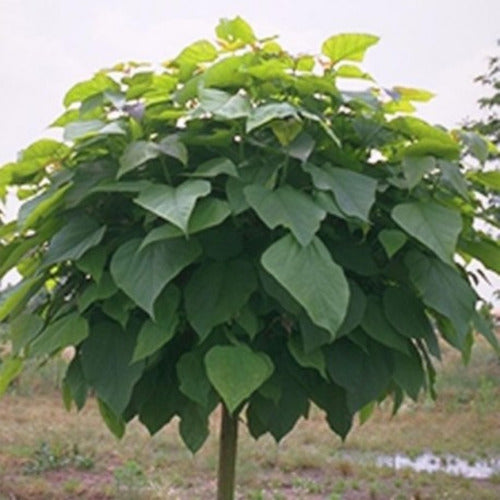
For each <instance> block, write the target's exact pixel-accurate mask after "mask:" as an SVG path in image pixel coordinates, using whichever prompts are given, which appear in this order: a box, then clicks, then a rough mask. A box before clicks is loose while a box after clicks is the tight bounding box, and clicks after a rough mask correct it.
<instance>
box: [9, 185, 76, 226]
mask: <svg viewBox="0 0 500 500" xmlns="http://www.w3.org/2000/svg"><path fill="white" fill-rule="evenodd" d="M70 187H71V185H70V184H67V185H66V186H64V187H59V188H58V189H57V190H55V191H52V190H49V191H46V192H45V193H43V194H41V195H40V196H37V197H36V198H33V199H31V200H29V201H27V202H26V203H23V205H22V206H21V208H20V209H19V214H18V218H17V220H18V224H19V226H20V227H21V229H23V230H26V229H28V228H32V227H34V226H35V225H36V224H37V223H38V221H40V220H41V219H43V218H47V217H48V216H50V215H51V214H52V213H53V212H54V211H55V210H57V209H58V208H59V207H60V206H61V205H62V203H63V201H64V196H65V195H66V191H68V189H69V188H70Z"/></svg>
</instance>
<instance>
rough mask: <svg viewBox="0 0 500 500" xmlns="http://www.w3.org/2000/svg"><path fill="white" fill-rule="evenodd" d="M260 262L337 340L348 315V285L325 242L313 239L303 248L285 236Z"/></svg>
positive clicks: (274, 244)
mask: <svg viewBox="0 0 500 500" xmlns="http://www.w3.org/2000/svg"><path fill="white" fill-rule="evenodd" d="M261 262H262V265H263V267H264V269H265V270H266V271H267V272H268V273H269V274H271V275H272V276H273V277H274V278H275V279H276V280H277V281H278V282H279V283H280V284H281V285H282V286H283V287H284V288H285V289H286V290H287V291H288V292H289V293H290V294H291V295H292V296H293V297H294V298H295V299H296V300H297V302H299V303H300V304H301V305H302V306H303V307H304V309H305V310H306V311H307V314H308V315H309V317H310V318H311V319H312V321H313V322H314V323H315V324H316V325H318V326H320V327H323V328H325V329H326V330H328V331H329V332H330V334H331V336H332V339H333V338H335V335H336V333H337V331H338V329H339V327H340V325H341V323H342V321H343V319H344V317H345V315H346V312H347V306H348V302H349V285H348V283H347V280H346V279H345V276H344V273H343V271H342V268H341V267H340V266H338V265H337V264H335V262H334V261H333V260H332V258H331V256H330V254H329V253H328V250H327V248H326V247H325V245H324V244H323V243H322V241H321V240H320V239H319V238H317V237H314V239H313V240H312V242H311V243H310V244H309V245H308V246H306V247H302V246H301V245H300V244H298V243H297V242H296V241H295V239H294V238H293V237H292V236H291V235H288V236H285V237H283V238H281V239H280V240H278V241H276V242H275V243H273V244H272V245H271V246H270V247H269V248H268V249H267V250H266V251H265V252H264V254H263V255H262V259H261Z"/></svg>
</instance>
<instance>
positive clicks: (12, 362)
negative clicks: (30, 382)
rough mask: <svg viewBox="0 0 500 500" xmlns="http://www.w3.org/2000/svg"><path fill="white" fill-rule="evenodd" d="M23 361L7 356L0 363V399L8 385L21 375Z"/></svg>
mask: <svg viewBox="0 0 500 500" xmlns="http://www.w3.org/2000/svg"><path fill="white" fill-rule="evenodd" d="M23 365H24V361H23V360H22V359H21V358H16V357H12V356H9V357H8V358H6V359H3V360H2V362H1V363H0V397H1V396H3V394H5V391H6V390H7V389H8V387H9V385H10V383H11V382H12V381H13V380H14V379H15V378H16V377H17V376H18V375H19V374H20V373H21V371H22V369H23Z"/></svg>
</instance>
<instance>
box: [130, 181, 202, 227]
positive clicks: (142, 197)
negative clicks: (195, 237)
mask: <svg viewBox="0 0 500 500" xmlns="http://www.w3.org/2000/svg"><path fill="white" fill-rule="evenodd" d="M210 190H211V185H210V183H209V182H208V181H203V180H192V181H191V180H189V181H185V182H183V183H182V184H180V185H179V186H177V187H175V188H174V187H172V186H168V185H166V184H165V185H159V184H155V185H154V186H151V187H149V188H147V189H145V190H144V191H141V193H140V194H139V197H138V198H136V199H135V200H134V201H135V202H136V203H137V204H138V205H140V206H141V207H144V208H145V209H146V210H149V211H150V212H153V213H154V214H156V215H158V216H159V217H161V218H163V219H165V220H167V221H169V222H171V223H172V224H174V225H175V226H177V227H179V228H180V229H182V231H183V232H184V233H185V234H187V233H188V231H187V230H188V223H189V218H190V217H191V213H192V212H193V209H194V207H195V205H196V201H197V200H198V198H201V197H203V196H206V195H207V194H209V193H210Z"/></svg>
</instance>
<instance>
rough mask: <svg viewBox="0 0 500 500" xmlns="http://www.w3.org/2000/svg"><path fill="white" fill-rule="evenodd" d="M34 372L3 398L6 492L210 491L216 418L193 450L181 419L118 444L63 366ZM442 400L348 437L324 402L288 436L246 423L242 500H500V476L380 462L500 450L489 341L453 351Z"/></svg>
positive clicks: (498, 384)
mask: <svg viewBox="0 0 500 500" xmlns="http://www.w3.org/2000/svg"><path fill="white" fill-rule="evenodd" d="M62 363H63V362H62V361H59V365H58V364H51V365H47V366H44V367H43V368H42V370H41V371H40V370H38V371H37V370H35V369H32V370H28V372H26V373H25V374H24V375H23V376H22V377H21V378H20V379H19V380H18V381H17V382H16V383H15V384H14V386H13V387H12V389H11V390H10V391H9V394H7V395H6V396H5V398H4V399H2V400H1V401H0V421H1V422H2V425H1V426H0V500H3V499H12V498H15V499H17V500H22V499H33V498H36V499H45V498H46V499H54V500H58V499H61V500H62V499H68V498H85V499H90V500H97V499H105V498H116V499H122V498H124V499H134V500H135V499H137V500H155V499H164V498H167V499H188V498H189V499H193V498H195V499H198V498H200V499H205V498H207V499H208V498H213V497H214V491H215V478H214V474H215V471H216V466H217V429H218V420H217V419H218V415H214V418H213V420H212V421H211V430H212V433H211V435H210V437H209V439H208V441H207V443H206V444H205V446H204V447H203V448H202V450H200V452H199V453H198V454H197V455H196V456H192V455H191V454H190V453H189V452H188V451H186V449H185V448H184V446H183V444H182V442H181V440H180V438H179V437H178V433H177V428H176V427H177V424H178V423H177V421H173V422H172V423H171V424H170V425H169V426H167V427H166V428H165V429H164V430H162V431H161V432H159V433H158V434H157V435H155V436H154V437H153V438H151V437H149V435H148V434H147V432H146V431H145V430H144V428H143V427H142V426H141V425H139V424H138V423H137V422H132V424H131V425H130V426H129V428H128V429H127V434H126V435H125V437H124V438H123V439H122V440H121V441H116V440H115V439H114V438H113V437H112V436H111V435H110V434H109V432H108V431H107V429H106V428H105V426H104V424H103V423H102V422H101V420H100V417H99V412H98V410H97V407H96V404H95V402H94V401H92V400H91V401H90V402H89V404H88V405H87V407H86V408H85V409H84V410H83V411H82V412H80V413H76V412H74V411H73V412H71V413H67V412H66V411H65V410H64V409H63V405H62V401H61V397H60V394H59V392H58V389H57V387H58V385H59V382H60V378H61V374H62V372H63V369H64V366H63V365H62ZM439 374H440V375H439V382H438V388H439V391H438V392H439V393H440V397H439V398H438V400H437V401H436V402H434V401H431V400H429V399H425V398H423V399H422V400H421V401H418V402H417V403H415V402H408V403H406V404H405V405H404V407H403V408H402V410H401V412H400V414H398V415H397V416H396V417H393V418H391V414H390V405H388V404H383V405H381V407H380V408H378V409H377V410H376V412H375V414H374V416H373V417H372V419H371V420H369V421H368V422H367V423H365V424H364V425H362V426H359V425H356V427H355V429H354V430H353V432H352V433H351V435H350V436H349V437H348V439H347V441H346V442H345V443H342V442H341V441H340V440H339V439H338V438H337V437H335V436H334V435H333V434H332V433H331V432H330V431H329V430H328V428H327V426H326V424H325V423H324V420H323V416H322V414H321V413H320V412H319V411H318V410H313V411H312V414H311V416H310V418H309V419H308V420H303V421H300V422H299V424H298V425H297V427H296V428H295V429H294V431H293V432H292V433H291V434H289V435H288V436H287V437H286V438H285V439H284V440H283V441H282V442H281V443H280V444H279V445H276V444H275V443H274V441H273V440H272V439H271V438H270V437H268V436H264V437H262V438H261V439H259V440H258V441H257V442H255V441H253V440H252V439H251V438H250V437H249V435H248V433H247V432H246V429H245V426H244V425H242V426H241V431H240V443H239V459H238V475H237V482H238V489H237V494H238V496H237V498H240V499H255V500H259V499H262V500H268V499H272V500H275V499H276V500H279V499H285V500H294V499H312V500H314V499H365V498H366V499H389V498H392V499H395V498H405V499H407V498H418V499H420V500H423V499H434V498H451V499H454V498H456V499H464V498H474V499H496V498H500V480H499V475H498V474H497V475H495V476H493V477H492V478H491V479H490V480H486V481H476V480H471V479H464V478H456V477H451V476H447V475H445V474H443V473H438V474H432V475H431V474H425V473H416V472H413V471H410V470H400V471H395V470H393V469H390V468H377V467H375V466H374V465H373V459H374V458H375V457H376V456H377V454H380V453H382V454H386V453H392V452H404V453H407V454H409V455H411V456H416V455H418V454H419V453H420V452H422V451H424V450H429V451H434V452H437V453H438V454H445V453H454V454H457V455H459V456H460V457H463V458H466V459H468V460H470V461H471V462H473V461H474V460H477V459H480V458H485V457H486V458H488V457H493V456H496V455H498V454H499V452H500V428H499V426H498V414H499V412H500V363H499V360H498V358H496V357H495V355H494V354H493V353H492V351H491V350H490V349H489V348H488V347H487V346H486V345H485V344H484V343H482V342H478V344H477V345H476V347H475V349H474V352H473V356H472V359H471V362H470V365H469V366H468V367H467V368H464V367H463V366H462V365H461V361H460V359H459V357H458V356H456V355H455V353H454V352H452V351H451V350H446V355H445V361H444V363H443V365H442V366H441V367H439Z"/></svg>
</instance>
